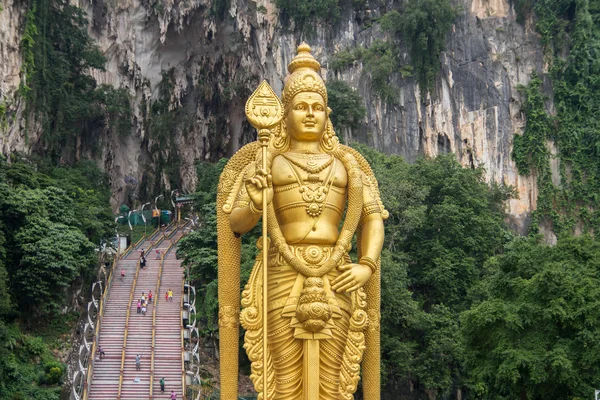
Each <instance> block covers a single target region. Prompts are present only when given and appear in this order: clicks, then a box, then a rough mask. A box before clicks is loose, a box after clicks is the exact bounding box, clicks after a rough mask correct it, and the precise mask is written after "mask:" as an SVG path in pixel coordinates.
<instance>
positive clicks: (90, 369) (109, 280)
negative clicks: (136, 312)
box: [82, 248, 121, 400]
mask: <svg viewBox="0 0 600 400" xmlns="http://www.w3.org/2000/svg"><path fill="white" fill-rule="evenodd" d="M120 256H121V255H120V254H119V249H118V248H117V254H116V255H115V258H114V259H113V263H112V266H111V269H110V271H108V278H107V279H106V285H105V286H104V293H102V296H101V297H100V300H99V302H100V306H99V309H98V315H97V317H96V327H95V329H94V340H93V342H92V352H91V355H92V362H91V365H90V361H89V356H88V363H87V371H86V372H87V373H86V377H85V384H84V387H83V396H82V398H83V400H88V397H89V385H90V384H91V382H92V376H93V370H94V364H95V358H96V346H97V344H98V340H99V335H100V327H101V325H102V317H103V316H104V303H105V302H106V299H107V298H108V292H109V290H110V288H111V286H112V281H113V276H114V274H113V271H114V270H115V267H116V266H117V263H118V261H119V259H120Z"/></svg>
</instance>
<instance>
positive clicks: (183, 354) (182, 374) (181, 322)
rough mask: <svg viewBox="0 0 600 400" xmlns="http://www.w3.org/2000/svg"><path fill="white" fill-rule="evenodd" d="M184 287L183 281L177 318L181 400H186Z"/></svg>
mask: <svg viewBox="0 0 600 400" xmlns="http://www.w3.org/2000/svg"><path fill="white" fill-rule="evenodd" d="M184 286H185V279H182V280H181V301H180V307H181V308H180V311H179V312H180V314H181V315H180V318H179V323H180V324H181V328H180V334H181V390H182V394H181V397H183V400H186V397H187V393H186V392H185V390H186V388H185V387H186V382H185V348H184V346H183V288H184Z"/></svg>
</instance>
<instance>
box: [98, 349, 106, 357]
mask: <svg viewBox="0 0 600 400" xmlns="http://www.w3.org/2000/svg"><path fill="white" fill-rule="evenodd" d="M98 354H99V355H100V359H101V360H102V359H103V358H104V357H106V354H104V349H102V346H98Z"/></svg>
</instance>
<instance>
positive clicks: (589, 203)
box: [513, 0, 600, 235]
mask: <svg viewBox="0 0 600 400" xmlns="http://www.w3.org/2000/svg"><path fill="white" fill-rule="evenodd" d="M599 9H600V3H599V2H598V1H597V0H591V1H588V0H543V1H541V0H540V1H536V2H534V3H533V11H534V12H535V15H536V16H537V23H536V27H537V29H538V31H539V32H540V33H541V35H542V41H543V42H544V43H545V44H546V48H547V58H548V62H549V64H550V74H549V77H550V78H551V83H552V85H553V88H554V93H553V100H554V106H555V108H556V113H555V114H550V113H548V112H547V111H546V107H545V97H544V95H543V94H542V92H541V80H540V78H538V77H537V76H536V75H535V74H534V75H533V76H532V79H531V81H530V83H529V85H528V86H527V87H523V88H522V91H523V94H524V96H525V102H524V106H523V111H524V112H525V116H526V120H527V125H526V127H525V131H524V132H523V135H521V136H517V137H515V146H514V151H513V159H514V160H515V161H516V163H517V167H518V168H519V172H520V173H522V174H530V173H531V174H533V175H534V176H535V177H536V180H537V185H538V190H539V195H538V207H537V210H536V211H535V212H534V219H533V223H532V228H533V230H534V232H535V230H537V227H538V224H539V223H545V224H547V226H549V227H550V228H551V229H553V230H554V232H555V233H557V234H558V235H561V234H567V235H568V234H570V233H572V232H574V230H575V229H578V230H580V231H584V232H598V231H599V230H600V207H598V204H599V202H600V122H599V120H598V109H599V108H600V11H599ZM567 33H568V34H567ZM565 51H566V54H567V55H566V57H564V56H563V54H565ZM552 145H554V146H555V147H556V151H555V152H552V151H551V147H552ZM553 153H556V154H553ZM552 158H555V159H557V160H558V161H559V163H558V170H557V171H552V170H551V168H550V164H549V163H550V160H551V159H552ZM553 174H554V175H555V177H554V179H553V177H552V175H553ZM553 181H554V182H553Z"/></svg>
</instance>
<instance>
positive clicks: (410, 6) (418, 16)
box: [330, 0, 458, 103]
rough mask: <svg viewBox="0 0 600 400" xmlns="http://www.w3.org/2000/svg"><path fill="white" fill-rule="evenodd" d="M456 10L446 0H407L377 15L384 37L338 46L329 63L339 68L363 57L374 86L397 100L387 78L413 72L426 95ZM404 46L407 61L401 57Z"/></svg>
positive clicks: (406, 76) (403, 76) (386, 99)
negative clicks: (359, 44)
mask: <svg viewBox="0 0 600 400" xmlns="http://www.w3.org/2000/svg"><path fill="white" fill-rule="evenodd" d="M457 12H458V8H456V7H453V6H452V5H451V3H450V1H449V0H410V1H409V2H408V3H407V4H406V6H405V7H404V8H403V9H401V10H392V11H389V12H388V13H386V14H384V15H383V16H382V17H381V18H380V19H379V21H378V22H379V23H380V25H381V28H382V30H383V31H384V32H386V33H387V34H388V37H387V38H386V39H383V40H381V39H378V40H375V41H374V42H373V43H372V44H371V45H370V46H369V47H368V48H366V49H365V48H362V47H357V48H352V49H344V50H341V51H339V52H337V53H335V54H334V55H333V57H332V59H331V61H330V67H331V68H332V69H333V70H335V71H340V70H343V69H345V68H347V67H349V66H351V65H352V64H353V63H354V62H355V61H358V60H360V61H362V63H363V71H364V72H365V73H368V74H369V75H370V77H371V82H372V85H373V90H374V91H375V93H377V94H378V95H379V97H381V98H382V99H383V100H385V101H387V102H389V103H393V102H394V101H395V100H396V92H395V91H394V89H393V88H392V86H391V85H390V78H391V77H392V76H393V75H394V74H398V75H399V76H400V77H401V78H403V79H404V78H409V77H412V76H414V77H415V79H416V80H417V82H418V84H419V89H420V91H421V96H422V97H423V98H425V95H426V94H427V92H429V91H432V90H433V89H434V83H435V77H436V75H437V73H438V72H439V70H440V67H441V62H440V55H441V53H442V51H443V50H444V47H445V43H446V35H447V33H448V32H449V31H450V28H451V27H452V24H453V23H454V20H455V19H456V15H457ZM407 49H408V53H409V55H410V63H407V62H406V61H405V60H404V59H403V57H402V54H403V53H405V52H406V50H407Z"/></svg>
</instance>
